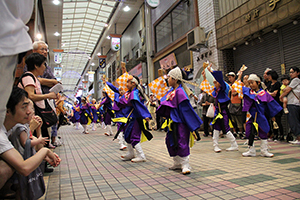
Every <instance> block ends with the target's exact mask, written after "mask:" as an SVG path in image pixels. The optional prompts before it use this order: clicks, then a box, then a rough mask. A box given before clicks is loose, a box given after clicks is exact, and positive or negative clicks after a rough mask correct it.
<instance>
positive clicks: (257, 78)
mask: <svg viewBox="0 0 300 200" xmlns="http://www.w3.org/2000/svg"><path fill="white" fill-rule="evenodd" d="M248 81H259V82H261V80H260V78H259V77H258V76H257V75H256V74H250V75H249V78H248Z"/></svg>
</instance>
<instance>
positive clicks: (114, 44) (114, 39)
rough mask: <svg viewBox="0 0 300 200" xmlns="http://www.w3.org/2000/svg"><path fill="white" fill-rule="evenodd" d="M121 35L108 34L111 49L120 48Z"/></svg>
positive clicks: (117, 49)
mask: <svg viewBox="0 0 300 200" xmlns="http://www.w3.org/2000/svg"><path fill="white" fill-rule="evenodd" d="M121 37H122V35H119V34H110V38H111V49H112V50H113V51H119V50H120V48H121Z"/></svg>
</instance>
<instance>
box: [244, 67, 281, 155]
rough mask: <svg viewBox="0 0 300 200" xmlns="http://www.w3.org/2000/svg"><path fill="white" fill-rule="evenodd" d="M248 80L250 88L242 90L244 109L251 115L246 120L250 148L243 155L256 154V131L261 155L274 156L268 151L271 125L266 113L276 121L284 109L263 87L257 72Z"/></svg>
mask: <svg viewBox="0 0 300 200" xmlns="http://www.w3.org/2000/svg"><path fill="white" fill-rule="evenodd" d="M242 73H243V71H239V75H240V76H241V75H242ZM248 82H249V85H250V88H247V87H243V90H242V92H243V96H244V106H243V111H247V112H248V114H250V115H251V117H250V119H248V121H247V122H246V138H247V139H249V140H248V145H249V150H248V151H247V152H244V153H243V154H242V155H243V156H245V157H248V156H256V150H255V147H254V137H255V133H258V136H259V137H260V139H261V143H260V154H261V156H264V157H273V156H274V155H273V154H272V153H270V152H269V151H268V140H267V139H268V132H269V131H270V126H269V123H268V119H267V117H266V115H268V116H269V117H271V118H272V121H275V117H274V116H275V115H276V114H278V113H279V112H280V111H281V110H282V107H281V106H280V105H279V104H278V103H277V101H276V100H274V98H273V97H272V96H271V95H270V94H269V93H268V92H266V91H265V90H264V89H263V87H264V86H265V85H264V83H263V82H262V81H261V79H260V78H259V77H258V76H257V75H256V74H250V76H249V78H248Z"/></svg>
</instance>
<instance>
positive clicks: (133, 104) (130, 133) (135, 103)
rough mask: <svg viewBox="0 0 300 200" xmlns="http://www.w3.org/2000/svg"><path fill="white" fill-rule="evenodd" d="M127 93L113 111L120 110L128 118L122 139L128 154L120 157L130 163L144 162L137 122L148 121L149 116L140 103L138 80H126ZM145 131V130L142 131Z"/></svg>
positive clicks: (131, 78) (140, 92) (132, 78)
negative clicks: (123, 138)
mask: <svg viewBox="0 0 300 200" xmlns="http://www.w3.org/2000/svg"><path fill="white" fill-rule="evenodd" d="M127 88H128V91H127V92H126V93H125V94H124V98H120V99H119V102H118V103H117V104H115V105H116V107H115V109H117V110H122V112H123V114H124V116H126V117H128V118H129V121H128V122H127V124H126V126H125V131H124V137H125V141H126V142H127V144H128V146H127V149H128V152H127V154H126V155H124V156H121V158H122V159H123V160H131V162H144V161H146V157H145V154H144V152H143V149H142V146H141V143H140V140H141V134H142V132H141V131H142V129H144V127H140V125H139V121H140V120H142V119H145V120H146V121H150V118H151V115H150V113H149V111H148V109H147V108H146V106H145V105H144V104H143V103H142V101H141V97H140V94H142V95H143V96H144V98H145V95H144V94H143V91H142V88H141V86H140V85H139V78H138V77H135V76H131V75H130V76H129V78H128V80H127ZM143 131H146V130H143ZM133 148H135V150H136V152H137V156H136V158H134V150H133Z"/></svg>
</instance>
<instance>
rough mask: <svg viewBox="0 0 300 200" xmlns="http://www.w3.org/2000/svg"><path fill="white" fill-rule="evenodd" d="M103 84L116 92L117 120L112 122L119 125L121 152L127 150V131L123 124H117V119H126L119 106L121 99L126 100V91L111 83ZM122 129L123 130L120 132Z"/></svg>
mask: <svg viewBox="0 0 300 200" xmlns="http://www.w3.org/2000/svg"><path fill="white" fill-rule="evenodd" d="M103 83H106V84H107V85H108V87H109V88H110V89H111V90H112V91H114V92H115V97H114V105H113V107H112V109H113V110H114V111H115V114H116V118H115V119H112V121H114V122H116V123H117V126H118V132H119V135H118V140H119V144H120V150H121V151H122V150H124V149H126V148H127V145H126V142H125V140H124V134H123V133H124V130H125V127H124V126H122V127H121V125H122V123H121V122H117V121H115V120H116V119H121V118H124V117H126V116H125V114H124V113H123V111H122V109H121V108H120V107H121V106H118V104H119V102H120V99H121V98H125V97H124V93H125V92H124V91H123V90H122V88H121V87H120V88H117V87H115V86H114V85H113V84H111V83H110V82H106V81H105V80H103ZM120 128H121V130H119V129H120Z"/></svg>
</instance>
